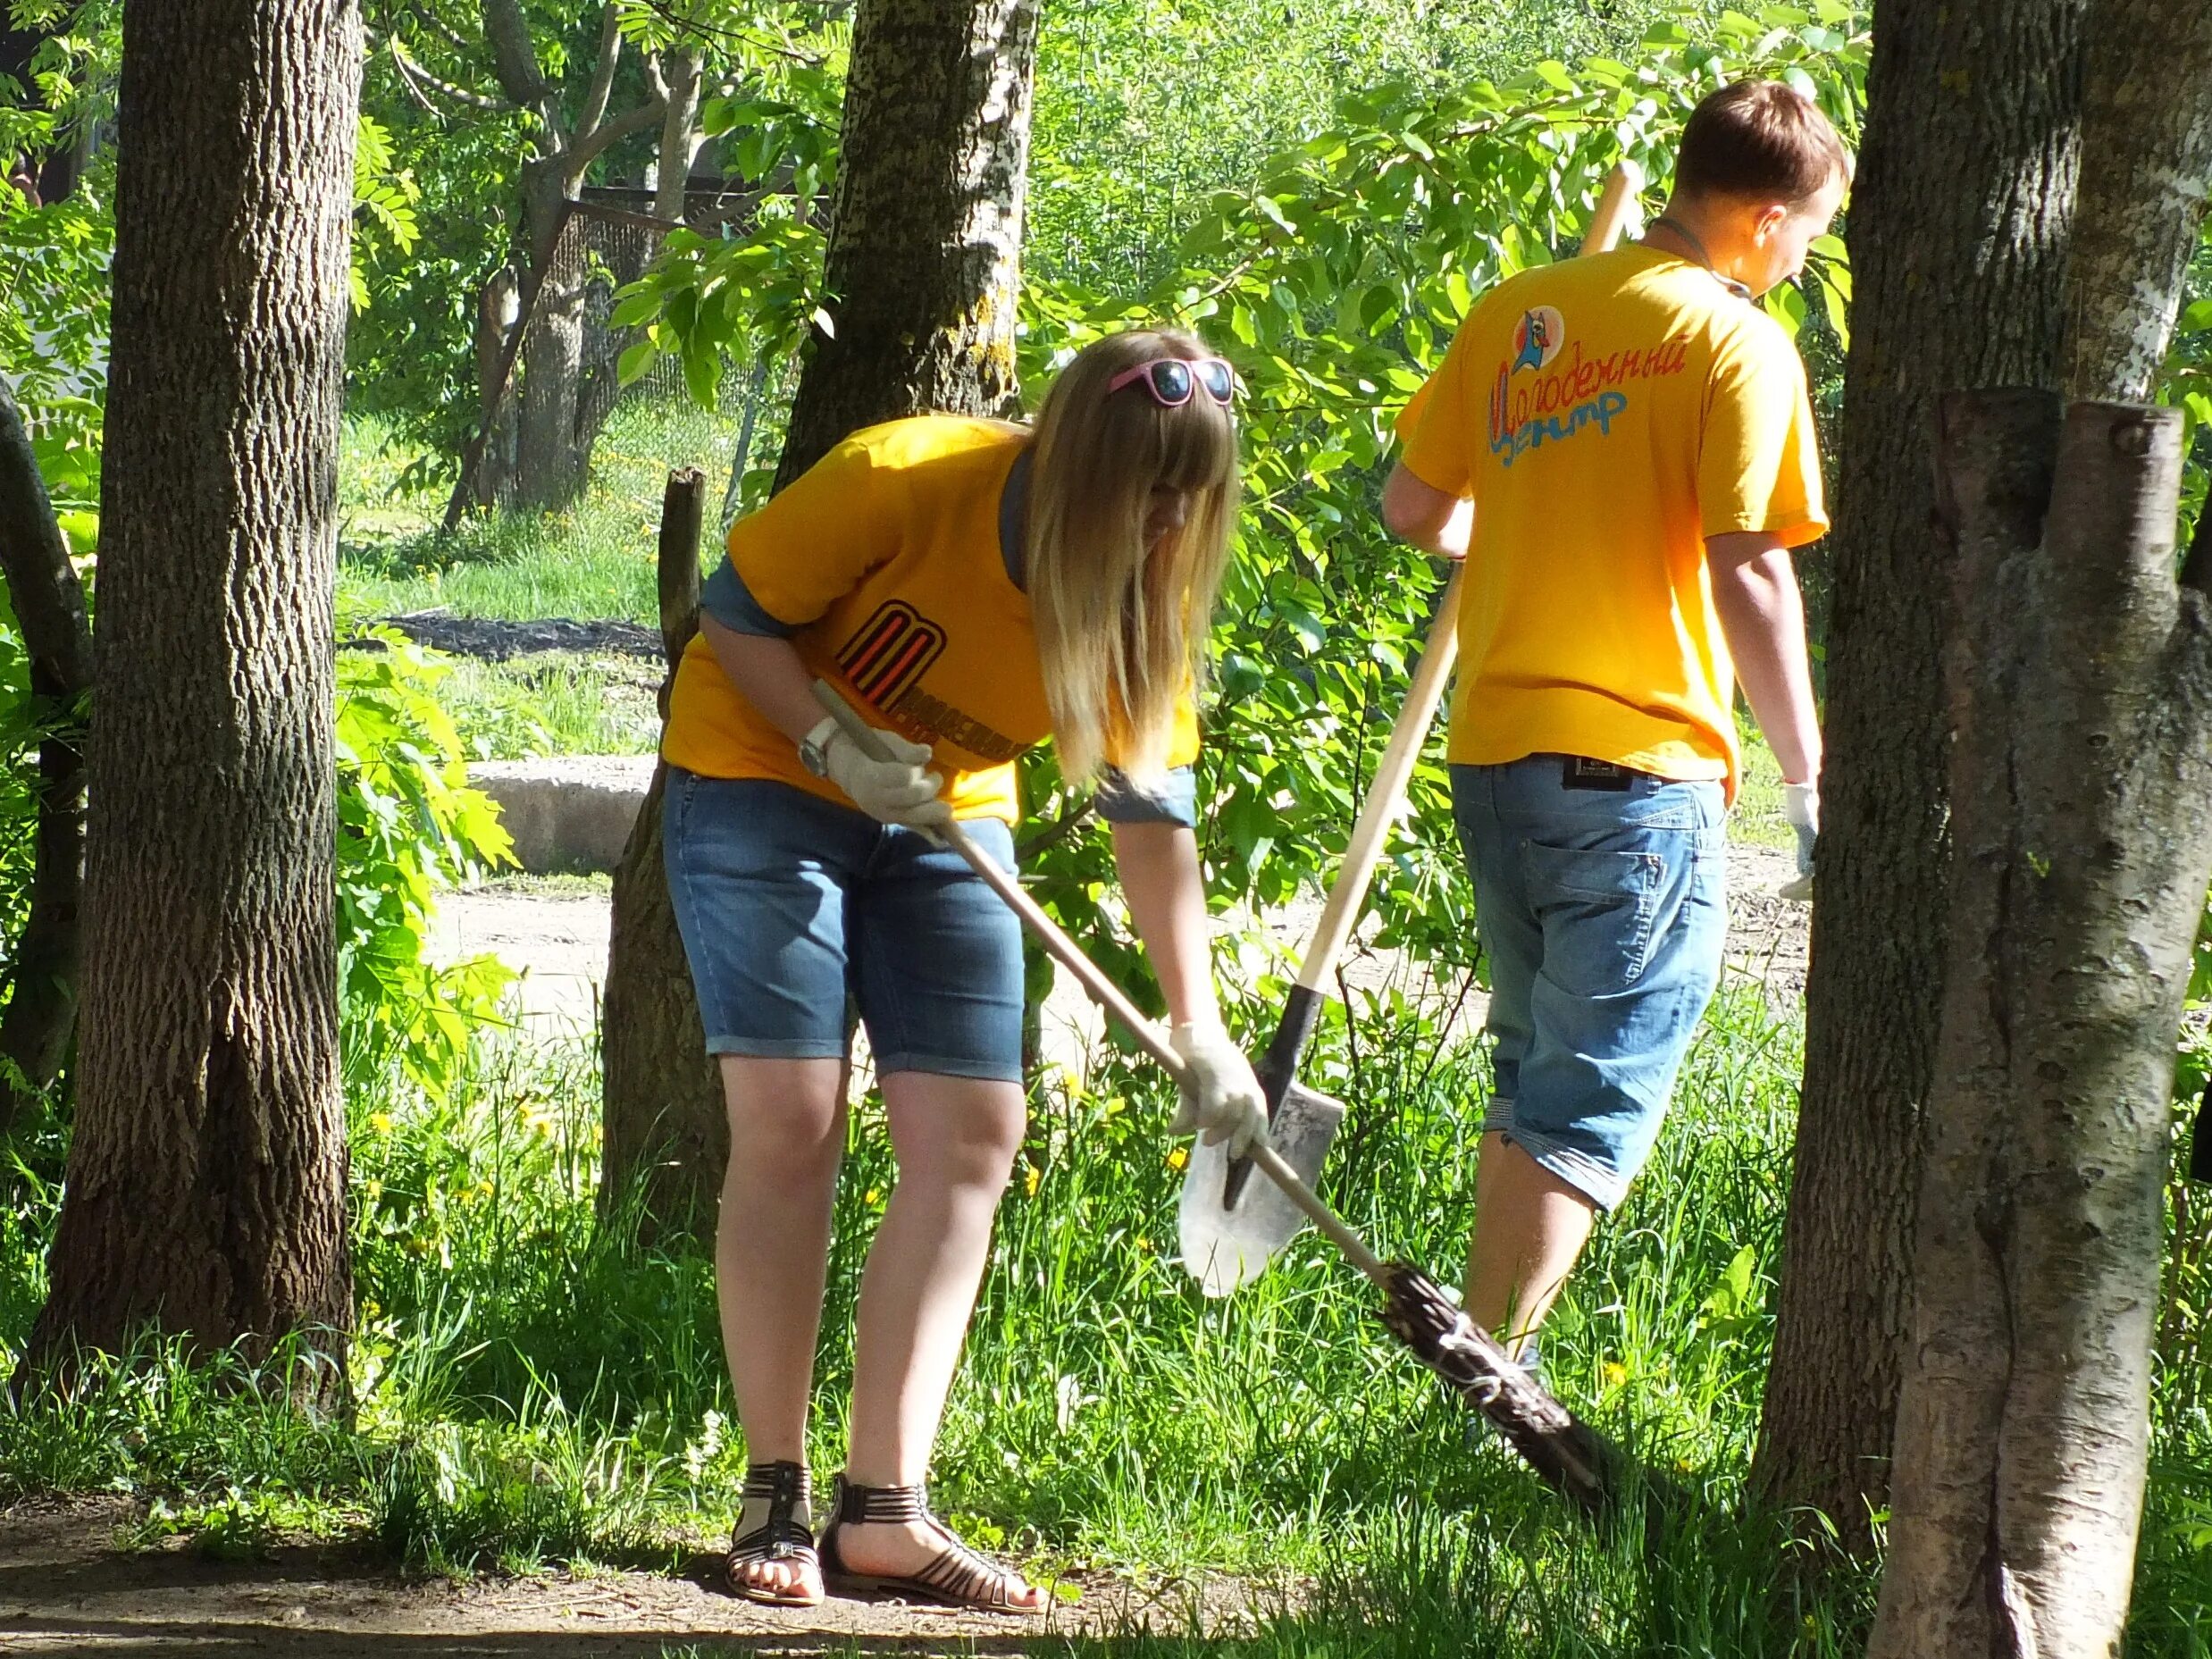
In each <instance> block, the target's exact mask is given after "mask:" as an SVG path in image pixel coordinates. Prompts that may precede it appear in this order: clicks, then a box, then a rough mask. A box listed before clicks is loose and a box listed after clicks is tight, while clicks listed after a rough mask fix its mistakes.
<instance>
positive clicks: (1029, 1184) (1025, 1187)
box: [1021, 1164, 1044, 1198]
mask: <svg viewBox="0 0 2212 1659" xmlns="http://www.w3.org/2000/svg"><path fill="white" fill-rule="evenodd" d="M1021 1185H1022V1191H1023V1192H1024V1194H1026V1195H1027V1196H1028V1197H1031V1198H1035V1196H1036V1195H1037V1188H1038V1187H1040V1186H1043V1185H1044V1172H1043V1170H1041V1169H1038V1168H1037V1167H1036V1165H1035V1164H1031V1165H1030V1166H1029V1173H1028V1174H1027V1175H1026V1176H1024V1177H1022V1183H1021Z"/></svg>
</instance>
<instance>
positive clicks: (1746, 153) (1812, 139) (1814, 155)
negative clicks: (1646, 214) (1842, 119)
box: [1674, 80, 1851, 204]
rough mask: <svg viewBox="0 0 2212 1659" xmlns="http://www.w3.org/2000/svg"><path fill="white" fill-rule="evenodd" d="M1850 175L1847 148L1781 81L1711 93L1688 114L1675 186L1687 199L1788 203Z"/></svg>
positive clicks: (1743, 84) (1750, 83) (1741, 84)
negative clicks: (1751, 200)
mask: <svg viewBox="0 0 2212 1659" xmlns="http://www.w3.org/2000/svg"><path fill="white" fill-rule="evenodd" d="M1850 174H1851V158H1850V155H1849V153H1848V152H1847V151H1846V150H1845V149H1844V147H1843V139H1842V138H1840V137H1839V136H1838V134H1837V132H1836V130H1835V128H1834V127H1833V126H1831V124H1830V123H1829V120H1828V117H1827V116H1825V115H1823V114H1822V113H1821V110H1820V106H1819V105H1816V104H1814V102H1813V100H1812V99H1810V98H1808V97H1806V96H1804V95H1803V94H1801V93H1799V92H1797V90H1795V89H1794V88H1789V87H1786V86H1784V85H1783V84H1782V83H1781V82H1780V81H1779V80H1739V81H1737V82H1736V83H1735V84H1734V85H1732V86H1727V87H1722V88H1721V89H1720V90H1719V91H1718V92H1715V93H1713V94H1710V95H1709V96H1707V97H1706V98H1705V101H1704V102H1702V103H1701V104H1699V105H1697V108H1696V109H1694V110H1692V111H1691V112H1690V113H1689V120H1688V122H1686V123H1685V124H1684V126H1683V128H1682V146H1681V148H1680V150H1678V151H1677V152H1676V153H1675V157H1674V189H1675V190H1676V192H1677V193H1678V194H1680V195H1682V196H1688V197H1699V196H1726V197H1738V198H1739V199H1740V198H1746V197H1750V198H1755V199H1758V200H1761V201H1769V202H1789V203H1793V204H1794V203H1797V202H1802V201H1805V200H1806V199H1807V198H1808V197H1814V196H1817V195H1819V194H1820V192H1821V191H1822V189H1825V188H1826V187H1827V185H1828V182H1829V180H1831V179H1837V178H1846V179H1848V178H1849V177H1850Z"/></svg>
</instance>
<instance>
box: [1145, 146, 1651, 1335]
mask: <svg viewBox="0 0 2212 1659" xmlns="http://www.w3.org/2000/svg"><path fill="white" fill-rule="evenodd" d="M1643 177H1644V175H1643V171H1642V169H1641V168H1639V167H1638V165H1637V164H1636V163H1634V162H1632V161H1630V160H1627V159H1626V158H1623V159H1622V160H1621V162H1619V163H1616V164H1615V166H1614V167H1613V171H1612V172H1611V173H1609V174H1608V175H1607V176H1606V179H1605V189H1604V190H1603V191H1601V192H1600V194H1599V196H1598V198H1597V207H1596V212H1595V213H1593V214H1591V216H1590V227H1589V230H1588V232H1587V233H1586V234H1585V235H1584V237H1583V239H1582V247H1581V249H1580V251H1581V252H1583V253H1585V254H1591V253H1602V252H1604V251H1605V249H1607V248H1610V247H1613V245H1614V243H1616V242H1617V241H1619V240H1620V239H1621V236H1622V235H1624V234H1625V233H1627V231H1628V230H1629V227H1630V222H1631V220H1632V219H1633V218H1634V216H1635V213H1636V193H1637V191H1638V189H1641V188H1642V186H1643ZM1459 592H1460V568H1459V567H1458V566H1454V567H1453V571H1452V578H1451V580H1450V581H1449V582H1446V583H1445V589H1444V597H1443V598H1442V599H1441V600H1439V601H1438V603H1437V619H1436V621H1435V622H1433V623H1432V624H1429V639H1428V642H1427V643H1426V644H1425V645H1424V646H1423V647H1422V648H1421V654H1420V666H1418V667H1416V668H1415V669H1414V671H1413V680H1412V684H1411V685H1409V686H1407V687H1406V692H1405V704H1404V706H1403V708H1400V709H1399V710H1398V719H1397V724H1396V725H1394V726H1392V727H1391V730H1390V741H1389V742H1388V744H1387V745H1386V746H1385V748H1384V750H1383V757H1382V760H1381V763H1380V764H1379V765H1378V766H1377V767H1376V768H1375V781H1374V783H1372V784H1371V785H1370V787H1369V789H1368V792H1367V800H1366V802H1365V803H1364V804H1363V805H1362V807H1361V809H1360V817H1359V821H1358V822H1357V823H1355V824H1354V825H1353V826H1352V839H1351V841H1350V842H1348V843H1347V844H1346V845H1345V856H1344V862H1343V863H1342V864H1341V865H1339V866H1338V867H1337V870H1336V884H1334V885H1333V886H1332V887H1331V888H1330V890H1329V894H1328V901H1327V902H1326V904H1325V905H1324V906H1323V908H1322V910H1321V918H1320V921H1319V922H1318V923H1316V924H1315V926H1314V929H1313V936H1312V937H1311V939H1309V940H1308V941H1307V942H1306V948H1305V956H1304V959H1303V961H1302V962H1301V963H1300V965H1299V968H1298V979H1297V983H1296V984H1295V985H1293V986H1292V987H1291V991H1290V994H1289V996H1288V997H1287V998H1286V999H1285V1001H1284V1003H1283V1014H1282V1018H1281V1020H1280V1021H1279V1022H1278V1024H1277V1026H1276V1027H1275V1036H1274V1039H1273V1040H1272V1041H1271V1042H1269V1044H1268V1048H1267V1052H1266V1054H1265V1055H1263V1056H1262V1057H1261V1060H1260V1063H1259V1065H1258V1066H1256V1067H1255V1068H1253V1069H1254V1070H1256V1071H1257V1072H1258V1073H1259V1075H1260V1084H1261V1087H1262V1088H1264V1089H1265V1090H1266V1091H1267V1100H1268V1139H1269V1142H1271V1143H1272V1144H1273V1145H1274V1147H1275V1148H1276V1150H1277V1151H1278V1152H1280V1153H1281V1154H1282V1156H1283V1158H1284V1160H1285V1161H1286V1162H1287V1163H1288V1164H1289V1165H1290V1167H1291V1168H1292V1169H1295V1170H1296V1171H1297V1173H1298V1175H1299V1177H1300V1178H1301V1179H1302V1180H1303V1182H1304V1183H1305V1184H1306V1185H1307V1186H1311V1185H1312V1184H1313V1183H1314V1182H1315V1181H1316V1180H1317V1179H1318V1178H1319V1177H1320V1172H1321V1164H1322V1162H1323V1160H1325V1159H1326V1158H1327V1156H1328V1144H1329V1143H1330V1141H1332V1140H1334V1139H1335V1138H1336V1130H1337V1127H1338V1126H1339V1125H1341V1124H1342V1123H1343V1121H1344V1115H1345V1109H1344V1107H1343V1106H1342V1105H1341V1104H1340V1103H1338V1102H1336V1101H1334V1100H1331V1099H1330V1098H1329V1097H1328V1095H1326V1094H1322V1093H1319V1092H1317V1091H1315V1090H1313V1089H1310V1088H1308V1087H1306V1086H1305V1085H1303V1084H1302V1083H1300V1082H1299V1081H1298V1061H1299V1058H1300V1056H1301V1055H1302V1054H1303V1052H1304V1051H1305V1045H1306V1043H1307V1042H1308V1040H1309V1039H1310V1038H1311V1036H1312V1035H1313V1026H1314V1022H1315V1021H1316V1019H1317V1018H1319V1017H1320V1009H1321V1001H1322V999H1323V998H1324V997H1325V996H1327V995H1328V992H1327V991H1326V990H1324V989H1323V987H1324V986H1325V985H1327V984H1328V979H1329V976H1330V975H1331V974H1332V973H1334V971H1335V970H1336V958H1337V956H1338V954H1339V953H1340V952H1341V951H1343V950H1344V947H1345V941H1346V940H1347V939H1349V938H1350V937H1351V936H1352V929H1353V924H1355V923H1356V922H1357V921H1358V920H1359V915H1360V910H1361V908H1362V906H1363V905H1364V904H1365V903H1366V901H1367V890H1368V885H1369V884H1370V882H1372V881H1373V879H1374V876H1375V866H1376V864H1377V863H1378V861H1379V860H1380V859H1381V857H1382V850H1383V843H1384V842H1385V841H1386V840H1387V838H1388V836H1389V834H1390V826H1391V825H1392V823H1393V822H1395V819H1396V818H1397V817H1398V814H1399V812H1400V810H1401V809H1403V806H1404V804H1405V785H1406V780H1407V779H1408V778H1410V777H1411V776H1412V772H1413V765H1414V762H1415V761H1416V760H1418V759H1419V758H1420V749H1421V743H1422V742H1423V740H1425V739H1426V738H1427V736H1428V734H1429V722H1430V721H1432V720H1433V719H1434V718H1435V717H1436V712H1437V704H1438V703H1439V702H1441V701H1442V700H1443V699H1444V687H1445V682H1446V681H1447V680H1448V679H1449V678H1450V677H1451V672H1452V660H1453V658H1454V657H1455V656H1456V655H1457V654H1458V650H1459ZM1251 1175H1252V1163H1251V1160H1246V1159H1236V1160H1232V1159H1231V1158H1230V1157H1229V1156H1228V1152H1227V1148H1226V1147H1222V1146H1208V1145H1206V1144H1204V1143H1203V1142H1198V1143H1195V1144H1193V1146H1192V1148H1191V1161H1190V1164H1189V1167H1188V1168H1187V1169H1185V1171H1184V1173H1183V1198H1182V1203H1181V1207H1180V1212H1179V1217H1178V1219H1179V1223H1180V1231H1181V1244H1182V1251H1183V1264H1184V1266H1186V1268H1188V1269H1190V1271H1191V1273H1192V1274H1193V1276H1194V1277H1195V1278H1197V1280H1198V1283H1199V1285H1200V1286H1201V1287H1202V1289H1203V1290H1204V1291H1205V1293H1206V1295H1209V1296H1226V1295H1228V1294H1229V1293H1230V1292H1231V1291H1233V1290H1236V1288H1238V1287H1239V1286H1244V1285H1248V1284H1250V1283H1251V1282H1252V1281H1253V1279H1256V1278H1259V1277H1260V1276H1261V1274H1262V1273H1264V1272H1265V1271H1267V1265H1268V1261H1269V1258H1270V1257H1272V1256H1273V1255H1274V1253H1276V1252H1277V1251H1278V1250H1280V1249H1281V1248H1282V1247H1283V1246H1284V1245H1285V1244H1288V1243H1289V1242H1290V1241H1291V1239H1292V1238H1293V1237H1295V1236H1296V1234H1297V1232H1298V1229H1299V1228H1300V1227H1302V1226H1303V1225H1304V1222H1305V1217H1304V1216H1303V1214H1301V1213H1300V1209H1299V1206H1298V1205H1296V1204H1295V1202H1292V1200H1291V1199H1290V1198H1289V1197H1288V1196H1287V1195H1286V1194H1285V1192H1284V1191H1283V1190H1282V1189H1281V1187H1280V1186H1277V1187H1275V1188H1273V1189H1269V1188H1264V1187H1263V1188H1257V1189H1254V1188H1252V1187H1251V1186H1250V1180H1251Z"/></svg>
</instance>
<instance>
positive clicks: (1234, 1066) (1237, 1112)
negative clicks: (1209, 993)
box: [1168, 1019, 1268, 1158]
mask: <svg viewBox="0 0 2212 1659" xmlns="http://www.w3.org/2000/svg"><path fill="white" fill-rule="evenodd" d="M1168 1042H1169V1046H1171V1047H1172V1048H1173V1049H1174V1050H1175V1052H1176V1058H1177V1059H1178V1060H1181V1061H1182V1062H1183V1104H1182V1106H1181V1108H1180V1109H1179V1110H1177V1112H1176V1114H1175V1121H1174V1122H1173V1123H1171V1124H1169V1126H1168V1133H1169V1134H1170V1135H1204V1136H1205V1139H1206V1144H1207V1145H1209V1146H1215V1145H1220V1144H1224V1143H1226V1144H1227V1147H1228V1152H1229V1156H1230V1157H1232V1158H1242V1157H1243V1156H1244V1154H1245V1153H1246V1152H1250V1151H1251V1150H1252V1147H1253V1143H1255V1142H1264V1141H1266V1139H1267V1138H1268V1098H1267V1092H1266V1091H1265V1090H1264V1089H1262V1088H1261V1086H1260V1079H1259V1078H1258V1077H1256V1076H1254V1075H1253V1069H1252V1062H1251V1061H1250V1060H1246V1059H1245V1058H1244V1050H1242V1049H1240V1048H1238V1047H1237V1046H1236V1043H1234V1042H1233V1041H1231V1040H1230V1037H1229V1034H1228V1033H1227V1031H1226V1030H1224V1029H1223V1028H1222V1026H1221V1022H1220V1021H1219V1020H1218V1019H1211V1020H1194V1021H1191V1022H1188V1023H1186V1024H1184V1025H1180V1026H1176V1027H1175V1029H1174V1030H1172V1031H1170V1032H1169V1034H1168Z"/></svg>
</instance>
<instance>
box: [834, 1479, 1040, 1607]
mask: <svg viewBox="0 0 2212 1659" xmlns="http://www.w3.org/2000/svg"><path fill="white" fill-rule="evenodd" d="M835 1512H836V1519H835V1521H834V1525H836V1526H840V1527H848V1526H871V1525H884V1524H891V1525H899V1524H902V1523H907V1522H916V1521H918V1522H919V1523H920V1524H921V1525H923V1526H925V1527H927V1528H928V1529H930V1531H931V1532H933V1533H934V1534H935V1535H936V1538H937V1541H938V1544H939V1546H940V1547H939V1549H938V1552H937V1554H935V1555H934V1556H933V1557H931V1559H930V1561H929V1563H928V1564H927V1565H926V1566H925V1567H923V1568H921V1569H920V1570H919V1571H916V1572H913V1573H910V1574H909V1575H907V1576H908V1577H909V1579H910V1580H911V1581H912V1582H914V1583H916V1584H918V1585H921V1586H923V1587H925V1588H927V1589H930V1590H932V1591H934V1592H935V1593H936V1594H937V1595H939V1596H943V1597H944V1598H945V1599H946V1600H948V1601H951V1602H957V1603H963V1604H965V1605H968V1606H971V1607H982V1608H986V1609H992V1610H996V1611H999V1612H1002V1613H1003V1612H1012V1611H1014V1595H1013V1592H1014V1587H1015V1586H1016V1585H1018V1584H1020V1583H1021V1582H1022V1579H1021V1577H1020V1575H1019V1574H1018V1573H1016V1572H1013V1571H1010V1570H1008V1569H1007V1568H1004V1567H1001V1566H1000V1565H998V1564H997V1563H995V1562H993V1561H991V1560H990V1559H989V1558H987V1557H985V1556H983V1555H979V1554H976V1552H975V1551H974V1550H972V1549H970V1548H968V1546H967V1545H965V1544H963V1543H961V1542H960V1540H959V1537H958V1535H956V1534H955V1533H954V1532H953V1530H952V1529H951V1528H950V1527H948V1526H946V1525H945V1524H944V1522H943V1521H940V1520H939V1519H938V1518H937V1517H936V1515H935V1514H934V1513H933V1512H931V1510H930V1507H929V1496H928V1489H927V1488H926V1487H924V1486H922V1485H920V1484H917V1485H914V1486H910V1487H864V1486H860V1485H858V1484H857V1483H855V1482H853V1481H851V1480H848V1479H846V1478H845V1477H844V1476H842V1475H840V1476H839V1477H838V1478H837V1497H836V1503H835Z"/></svg>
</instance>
